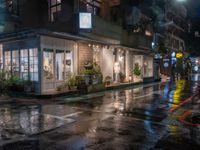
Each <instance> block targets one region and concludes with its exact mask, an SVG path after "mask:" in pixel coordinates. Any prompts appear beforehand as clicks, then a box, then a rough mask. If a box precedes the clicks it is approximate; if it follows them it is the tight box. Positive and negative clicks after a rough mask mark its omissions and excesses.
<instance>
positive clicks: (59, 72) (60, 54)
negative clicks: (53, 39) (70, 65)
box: [55, 50, 65, 81]
mask: <svg viewBox="0 0 200 150" xmlns="http://www.w3.org/2000/svg"><path fill="white" fill-rule="evenodd" d="M64 56H65V55H64V51H63V50H56V61H55V62H56V65H55V67H56V68H55V70H56V80H59V81H60V80H64V68H65V66H64V60H65V58H64Z"/></svg>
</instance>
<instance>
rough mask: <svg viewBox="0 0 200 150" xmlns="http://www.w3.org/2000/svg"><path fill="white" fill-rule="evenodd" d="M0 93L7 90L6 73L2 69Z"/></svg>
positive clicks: (0, 71)
mask: <svg viewBox="0 0 200 150" xmlns="http://www.w3.org/2000/svg"><path fill="white" fill-rule="evenodd" d="M0 85H1V86H0V93H3V92H5V91H6V73H5V72H4V71H3V70H0Z"/></svg>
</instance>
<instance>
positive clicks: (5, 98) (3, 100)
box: [0, 95, 11, 103]
mask: <svg viewBox="0 0 200 150" xmlns="http://www.w3.org/2000/svg"><path fill="white" fill-rule="evenodd" d="M10 101H11V99H10V97H9V96H6V95H0V103H7V102H10Z"/></svg>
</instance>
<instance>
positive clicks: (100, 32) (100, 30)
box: [80, 16, 123, 44]
mask: <svg viewBox="0 0 200 150" xmlns="http://www.w3.org/2000/svg"><path fill="white" fill-rule="evenodd" d="M122 32H123V30H122V27H121V26H120V25H117V24H115V23H113V22H110V21H107V20H104V19H103V18H101V17H99V16H93V18H92V30H91V32H90V33H88V32H84V31H83V32H80V34H83V35H86V36H88V37H92V38H95V37H96V38H97V37H104V39H106V38H108V39H114V40H118V41H120V40H121V35H122ZM113 44H114V43H113ZM115 44H116V43H115ZM117 44H118V43H117Z"/></svg>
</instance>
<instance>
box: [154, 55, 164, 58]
mask: <svg viewBox="0 0 200 150" xmlns="http://www.w3.org/2000/svg"><path fill="white" fill-rule="evenodd" d="M154 59H162V55H161V54H155V55H154Z"/></svg>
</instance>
